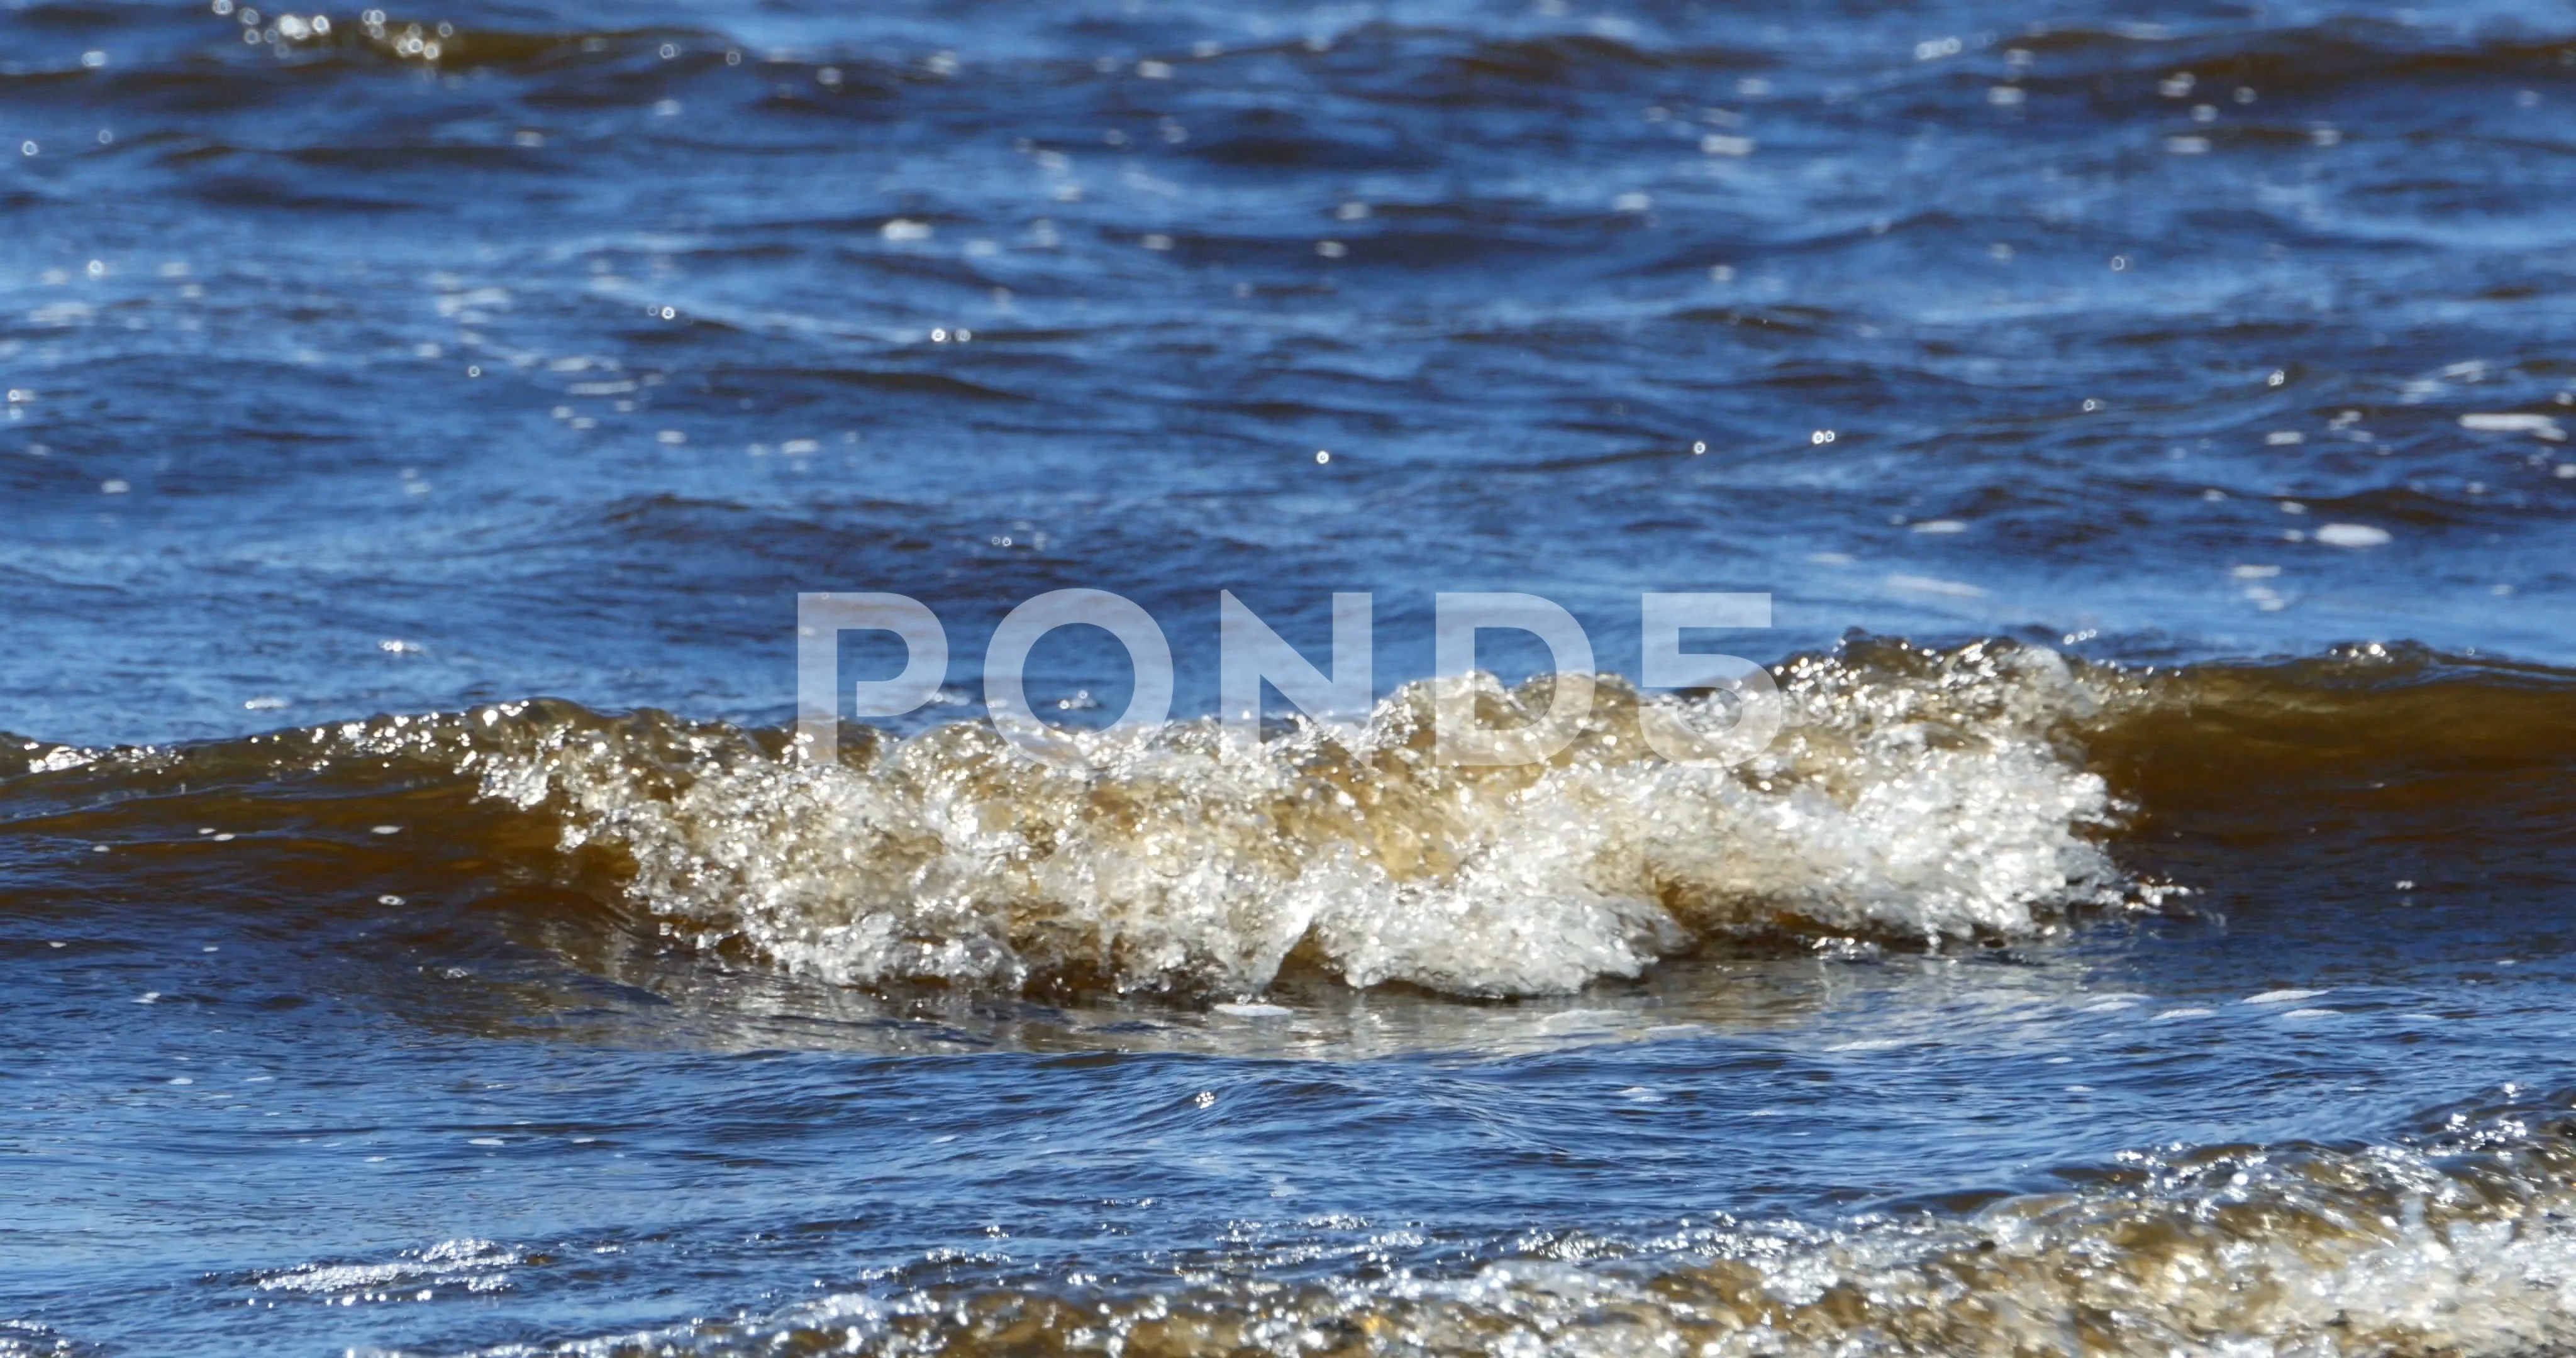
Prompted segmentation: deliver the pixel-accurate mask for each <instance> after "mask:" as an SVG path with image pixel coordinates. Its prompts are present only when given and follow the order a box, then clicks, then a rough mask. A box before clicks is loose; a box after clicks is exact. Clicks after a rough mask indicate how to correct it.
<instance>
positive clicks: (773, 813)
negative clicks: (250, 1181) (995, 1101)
mask: <svg viewBox="0 0 2576 1358" xmlns="http://www.w3.org/2000/svg"><path fill="white" fill-rule="evenodd" d="M1776 673H1777V676H1778V684H1779V688H1780V692H1781V695H1782V698H1783V700H1784V701H1785V703H1786V705H1787V711H1788V717H1789V719H1788V724H1787V726H1786V728H1785V730H1784V731H1783V733H1782V734H1781V736H1780V737H1779V738H1778V739H1777V740H1776V741H1775V742H1774V743H1773V744H1772V746H1771V747H1770V748H1769V750H1768V751H1766V752H1765V753H1764V754H1762V755H1761V756H1760V757H1758V758H1756V759H1755V760H1753V761H1751V762H1749V763H1747V764H1744V765H1742V766H1739V767H1736V768H1732V769H1712V768H1704V767H1692V766H1682V765H1675V764H1672V763H1668V762H1666V761H1664V760H1662V759H1661V758H1659V757H1657V756H1654V755H1652V754H1650V753H1649V752H1647V750H1646V749H1645V747H1644V744H1643V742H1642V740H1641V739H1640V737H1639V735H1638V731H1637V723H1636V717H1637V712H1638V710H1639V701H1640V700H1639V698H1638V696H1637V695H1636V693H1635V692H1634V691H1633V690H1632V689H1630V688H1628V687H1626V686H1625V685H1624V684H1623V683H1622V682H1620V681H1618V680H1616V679H1607V678H1605V679H1604V680H1603V681H1601V683H1600V684H1599V686H1598V688H1597V690H1596V694H1597V696H1596V700H1595V704H1594V710H1593V715H1592V717H1591V719H1590V720H1589V721H1588V722H1587V723H1586V724H1585V726H1584V727H1583V728H1582V730H1581V732H1580V733H1579V735H1578V737H1577V738H1576V739H1575V740H1574V741H1573V743H1572V744H1571V745H1569V746H1568V747H1567V748H1566V749H1565V750H1564V751H1562V752H1561V753H1560V754H1558V755H1557V756H1556V757H1555V758H1554V759H1552V760H1551V761H1549V762H1547V763H1545V764H1541V765H1532V766H1524V767H1505V768H1462V767H1454V766H1444V765H1441V764H1438V763H1436V762H1435V761H1434V760H1433V759H1432V758H1431V755H1430V731H1431V707H1432V704H1431V695H1430V691H1429V689H1428V687H1427V686H1423V685H1415V686H1412V687H1408V688H1406V689H1403V690H1401V691H1399V692H1398V693H1396V694H1395V695H1393V696H1392V697H1390V698H1389V699H1387V700H1386V701H1385V702H1384V703H1382V704H1381V705H1380V706H1379V707H1378V709H1377V710H1376V711H1375V712H1374V714H1373V715H1372V717H1371V719H1370V721H1369V723H1368V727H1367V735H1366V739H1365V740H1364V741H1363V742H1362V743H1361V745H1360V746H1359V748H1358V749H1357V750H1356V751H1351V750H1345V749H1344V748H1343V747H1341V746H1340V745H1338V744H1335V743H1334V742H1333V741H1332V740H1330V739H1328V738H1326V737H1325V736H1324V735H1323V734H1322V733H1320V732H1319V731H1317V730H1314V729H1306V728H1299V729H1295V730H1292V731H1291V732H1290V733H1289V734H1288V735H1286V736H1284V737H1281V738H1279V739H1276V740H1273V741H1272V742H1270V743H1269V744H1267V745H1266V746H1264V747H1262V748H1261V749H1260V750H1258V751H1257V752H1247V751H1245V750H1242V749H1240V748H1237V747H1231V746H1229V745H1228V744H1227V742H1226V740H1225V738H1224V737H1223V735H1222V733H1221V732H1220V730H1219V729H1218V728H1217V727H1216V726H1215V724H1214V723H1212V722H1205V721H1201V722H1184V723H1177V724H1174V725H1171V726H1168V727H1166V728H1164V729H1162V730H1161V731H1159V732H1155V733H1152V734H1149V735H1135V734H1132V733H1131V734H1115V733H1111V734H1089V735H1083V736H1079V737H1077V739H1078V740H1079V741H1081V742H1082V743H1083V744H1084V745H1085V746H1086V747H1087V749H1088V753H1089V754H1090V755H1091V756H1092V758H1093V766H1092V767H1090V768H1088V769H1083V770H1078V771H1067V770H1063V769H1058V768H1053V767H1048V766H1044V765H1040V764H1038V763H1036V762H1034V761H1032V760H1029V759H1027V758H1026V757H1024V756H1022V755H1020V754H1019V753H1017V752H1016V751H1015V750H1013V749H1012V748H1011V747H1009V746H1008V745H1006V744H1005V743H1004V742H1003V741H1002V740H1001V738H1000V737H999V736H998V735H996V734H995V733H994V731H993V730H992V728H991V727H990V726H989V725H988V724H985V723H983V722H961V723H956V724H951V725H947V726H942V727H937V728H934V729H931V730H928V731H925V732H923V733H921V734H919V735H916V736H913V737H911V738H909V739H897V738H895V737H894V736H892V735H889V734H886V733H883V732H877V731H871V730H865V729H862V728H855V727H854V728H851V729H850V731H849V733H848V734H847V735H846V736H845V738H844V739H843V741H842V752H841V757H840V760H839V762H838V763H836V764H833V765H829V766H824V765H818V764H815V763H812V762H809V761H805V760H802V759H800V758H798V757H796V756H794V755H793V754H791V753H790V752H789V750H788V747H787V739H786V736H785V734H784V733H783V732H780V731H774V730H748V729H744V728H740V727H735V726H731V725H726V724H722V723H705V722H691V721H686V720H682V719H679V718H675V717H672V716H670V715H667V714H664V713H659V712H651V711H647V712H640V713H636V714H632V715H626V716H605V715H601V714H597V713H593V712H590V711H588V710H585V709H582V708H580V707H577V706H574V705H571V704H568V703H561V702H553V701H531V702H518V703H507V704H498V705H493V706H488V707H483V708H477V709H474V710H472V711H470V712H466V713H462V714H449V715H437V716H425V717H386V718H378V719H375V720H373V721H368V722H351V723H346V724H342V725H337V726H328V727H320V728H314V729H310V730H306V731H290V732H282V733H279V734H277V735H273V736H264V737H259V738H255V739H253V740H249V741H238V742H230V743H225V744H217V745H210V746H200V747H184V748H179V749H169V750H164V749H124V750H115V751H94V750H79V749H73V748H70V747H61V746H49V745H44V744H42V743H41V742H35V741H15V742H12V743H13V744H16V745H17V746H19V750H18V753H19V754H20V755H21V756H22V757H23V758H24V759H25V760H26V768H27V769H28V773H27V774H26V775H22V776H20V777H18V778H14V779H8V780H0V811H5V812H6V814H7V816H8V819H9V820H10V821H11V822H13V823H15V824H17V825H19V826H20V827H21V828H28V829H41V828H44V827H45V826H46V825H48V824H50V825H51V826H52V828H53V829H54V830H55V831H57V832H58V833H61V834H63V835H66V836H74V837H81V838H87V839H93V840H96V841H97V842H98V843H99V844H100V845H101V846H104V847H103V848H102V851H105V848H107V847H113V845H114V842H115V841H116V840H117V839H118V838H119V837H120V836H125V837H138V836H141V837H148V836H149V834H151V833H153V830H152V827H150V826H140V827H138V826H136V825H134V824H131V823H130V822H131V819H132V818H133V817H135V816H143V815H151V816H160V817H170V816H177V817H182V818H185V819H187V820H189V821H190V822H192V823H193V822H195V821H197V820H200V819H211V818H213V817H214V816H215V815H216V812H215V810H214V809H212V808H214V807H215V806H216V805H217V803H218V802H220V801H225V800H227V799H229V800H241V799H247V801H248V802H249V803H251V804H252V807H253V811H254V812H256V813H257V814H258V815H265V816H268V817H269V818H270V819H271V820H276V819H278V818H279V815H280V814H281V809H283V810H284V811H291V814H292V816H293V817H294V819H295V821H296V823H297V824H299V825H302V826H305V827H307V829H306V831H305V832H304V833H306V834H308V835H321V836H323V837H326V838H328V837H333V836H340V837H345V838H348V839H350V840H353V841H355V842H357V843H370V842H383V841H369V840H367V839H366V837H365V836H366V832H367V831H368V830H369V828H370V823H371V822H374V821H380V820H385V819H389V818H390V819H400V820H402V821H403V822H404V823H405V824H407V825H409V826H410V827H411V830H410V833H411V834H413V835H414V836H415V838H414V839H413V840H410V841H407V843H410V844H412V845H414V846H416V847H414V848H413V849H411V850H409V852H413V853H415V854H417V853H420V852H422V851H423V850H425V849H427V848H428V847H429V845H430V844H431V843H433V842H434V841H435V840H436V839H437V838H438V837H442V836H443V837H444V838H445V839H447V840H449V841H453V845H452V851H451V852H450V853H449V854H448V855H447V857H448V858H449V859H450V860H455V861H470V862H473V863H478V864H481V863H489V862H496V861H497V862H501V863H504V864H508V865H510V866H511V867H512V869H513V870H514V871H515V872H517V873H518V875H519V878H520V879H522V880H525V879H529V878H532V877H534V876H538V875H543V876H545V877H547V878H549V879H551V880H554V881H557V882H560V883H571V884H574V885H576V886H577V887H579V889H581V890H582V891H585V892H587V893H589V894H590V896H591V897H593V898H595V899H598V900H602V901H605V902H606V903H608V904H609V905H610V906H611V907H612V908H613V911H614V912H615V913H618V914H622V915H623V916H625V917H626V918H628V919H630V920H633V921H635V922H637V923H638V924H640V925H641V926H642V927H644V928H645V929H647V930H649V931H650V932H653V933H656V934H659V935H661V936H663V937H664V938H666V939H670V940H675V941H677V942H679V943H681V944H684V945H686V946H690V947H694V948H698V949H703V950H710V951H716V952H721V953H724V954H727V955H732V956H743V957H748V958H751V959H755V960H757V961H759V962H762V963H765V964H767V965H772V966H775V967H779V968H783V969H785V970H787V971H791V972H794V973H797V974H800V975H805V976H811V977H814V978H818V979H821V980H826V981H830V982H835V983H840V984H845V985H851V986H860V987H886V986H897V985H912V984H920V983H928V984H934V985H944V986H950V987H955V988H958V989H962V990H968V991H975V992H1030V991H1036V990H1044V991H1049V992H1052V993H1097V992H1101V991H1115V992H1170V993H1178V994H1186V995H1197V996H1213V997H1220V998H1221V997H1224V996H1228V995H1233V996H1250V995H1254V994H1258V993H1260V992H1262V991H1263V990H1264V989H1266V988H1268V987H1270V986H1271V985H1272V984H1273V983H1274V982H1276V981H1278V980H1280V979H1282V978H1283V977H1285V976H1290V975H1300V976H1319V977H1322V978H1326V979H1329V980H1332V981H1337V982H1341V983H1347V984H1348V985H1351V986H1359V987H1366V986H1375V985H1381V984H1387V983H1403V984H1409V985H1412V986H1417V987H1422V988H1425V989H1428V990H1432V991H1437V992H1442V993H1447V994H1454V995H1464V996H1516V995H1535V994H1550V993H1563V992H1567V991H1572V990H1575V989H1577V988H1579V987H1581V986H1583V985H1584V984H1585V983H1587V982H1589V981H1592V980H1594V979H1596V978H1601V977H1611V976H1634V975H1636V974H1638V973H1639V972H1640V971H1641V970H1643V969H1644V968H1646V967H1648V966H1649V965H1651V964H1652V963H1653V962H1655V961H1656V960H1657V959H1658V958H1663V957H1669V956H1674V955H1677V954H1680V953H1684V952H1687V951H1690V950H1692V949H1695V948H1699V947H1702V946H1704V945H1706V944H1707V943H1709V942H1711V941H1712V940H1721V939H1740V940H1749V941H1753V942H1757V943H1768V944H1772V945H1777V944H1782V943H1785V944H1788V945H1790V946H1801V947H1848V946H1852V945H1854V944H1866V943H1880V944H1888V945H1895V946H1915V947H1933V948H1940V947H1946V946H1951V945H1953V944H1956V943H1961V942H1969V941H1994V940H2010V939H2016V938H2028V937H2032V936H2035V935H2041V934H2045V933H2047V932H2050V931H2052V930H2055V929H2058V928H2061V927H2062V926H2063V925H2064V924H2065V922H2066V921H2067V920H2068V918H2069V917H2070V914H2072V913H2076V912H2081V911H2085V910H2091V909H2146V908H2154V907H2156V906H2158V905H2159V904H2161V903H2162V902H2163V901H2164V900H2165V899H2166V898H2167V897H2168V896H2171V895H2173V894H2174V893H2175V892H2177V891H2178V890H2180V888H2176V887H2171V886H2166V885H2160V884H2156V883H2152V882H2144V881H2140V880H2138V879H2137V878H2136V877H2135V876H2134V875H2133V874H2131V873H2128V872H2125V871H2124V870H2123V868H2122V866H2121V865H2120V864H2119V862H2118V861H2116V859H2115V857H2114V855H2113V849H2114V847H2115V846H2116V844H2117V842H2118V837H2119V835H2120V834H2121V833H2122V832H2123V827H2124V826H2126V825H2130V824H2134V823H2139V822H2141V821H2152V820H2153V819H2154V818H2155V817H2156V816H2158V815H2160V814H2165V813H2170V812H2174V811H2176V810H2178V809H2188V808H2190V807H2191V806H2193V805H2195V804H2196V803H2205V802H2208V801H2210V800H2211V799H2214V798H2215V799H2221V800H2225V799H2238V800H2241V799H2243V798H2245V797H2247V796H2248V795H2253V794H2249V791H2248V790H2249V789H2255V788H2259V787H2261V786H2262V785H2264V784H2266V783H2267V782H2269V783H2274V784H2281V785H2283V786H2287V785H2288V783H2291V782H2297V781H2300V780H2308V781H2314V780H2317V779H2343V780H2347V781H2350V780H2378V781H2384V780H2385V779H2386V778H2387V777H2389V776H2391V770H2396V769H2402V768H2415V769H2419V770H2420V769H2431V770H2434V771H2435V772H2436V773H2438V772H2439V771H2440V770H2441V769H2444V768H2450V767H2452V766H2461V767H2468V766H2475V767H2476V768H2478V769H2479V770H2480V771H2481V775H2480V776H2481V777H2484V778H2489V779H2494V778H2503V779H2509V780H2510V779H2517V778H2519V779H2522V780H2524V781H2526V782H2529V781H2531V780H2532V779H2534V778H2536V779H2538V781H2537V782H2535V783H2533V786H2534V787H2536V788H2539V789H2541V790H2542V795H2543V796H2544V799H2546V796H2547V795H2548V794H2547V793H2546V788H2547V787H2549V786H2553V785H2561V784H2558V783H2555V782H2554V781H2553V780H2557V779H2558V778H2559V776H2560V774H2561V773H2562V772H2563V766H2564V765H2566V764H2568V763H2570V762H2576V752H2571V751H2570V750H2568V749H2566V748H2563V747H2564V746H2565V745H2566V744H2567V742H2566V740H2565V739H2564V738H2563V736H2561V737H2552V736H2551V735H2550V734H2549V733H2550V732H2552V731H2563V730H2565V729H2568V728H2567V726H2566V718H2567V717H2568V716H2569V714H2570V710H2571V702H2570V696H2571V695H2570V686H2569V683H2568V680H2567V677H2566V676H2564V675H2560V674H2557V673H2556V672H2553V671H2544V670H2537V669H2529V668H2523V669H2517V668H2514V667H2510V666H2500V665H2494V664H2487V663H2478V662H2463V661H2455V660H2446V659H2444V658H2441V657H2436V656H2433V655H2431V654H2430V653H2425V652H2417V651H2408V650H2396V651H2391V650H2388V649H2384V648H2378V647H2370V648H2360V649H2356V650H2353V651H2349V652H2345V653H2339V654H2337V655H2333V656H2328V657H2324V658H2321V659H2316V660H2308V661H2299V662H2292V663H2289V664H2273V665H2252V664H2247V665H2235V666H2195V667H2183V668H2177V669H2163V670H2155V669H2144V670H2141V669H2124V668H2117V667H2110V666H2100V665H2085V664H2077V663H2073V662H2070V661H2068V660H2066V659H2065V658H2063V657H2061V656H2060V655H2058V654H2057V653H2055V652H2053V651H2050V650H2047V649H2045V648H2040V647H2034V646H2026V645H2022V644H2019V643H2014V642H2009V641H1995V642H1981V643H1976V644H1972V645H1967V646H1963V647H1959V648H1956V649H1952V650H1945V651H1936V650H1929V649H1925V648H1920V647H1915V646H1911V645H1908V644H1905V643H1902V642H1888V641H1857V642H1854V643H1852V644H1849V645H1847V646H1846V647H1844V648H1843V649H1842V650H1840V651H1838V652H1836V653H1834V654H1830V655H1821V656H1808V657H1800V658H1795V659H1792V660H1790V661H1787V662H1784V663H1783V664H1782V665H1780V666H1778V667H1777V668H1776ZM1479 682H1480V683H1481V684H1482V685H1483V687H1482V690H1481V692H1480V696H1479V701H1480V703H1481V704H1482V705H1483V708H1484V713H1483V716H1484V720H1485V721H1486V722H1487V723H1488V724H1490V725H1511V724H1514V723H1515V722H1518V721H1525V720H1529V719H1531V718H1532V717H1533V715H1534V714H1536V713H1538V712H1543V711H1544V710H1545V708H1546V706H1547V702H1546V691H1545V690H1546V681H1545V680H1538V681H1533V682H1532V684H1530V685H1527V686H1524V687H1523V688H1521V689H1520V690H1517V691H1507V690H1505V689H1503V688H1501V687H1499V686H1497V685H1495V684H1493V683H1492V681H1491V680H1490V679H1481V680H1480V681H1479ZM1652 701H1659V702H1660V701H1667V700H1664V699H1655V700H1652ZM1713 701H1714V700H1703V701H1701V702H1700V703H1698V706H1699V707H1700V708H1702V709H1703V710H1702V712H1701V713H1700V714H1699V715H1700V717H1701V718H1702V719H1703V720H1713V718H1712V717H1711V715H1710V714H1709V713H1708V712H1707V711H1706V709H1707V708H1708V707H1709V704H1710V702H1713ZM317 785H318V786H317ZM326 790H327V792H328V795H323V793H324V791H326ZM2561 800H2563V796H2562V797H2561ZM119 806H122V807H124V808H125V810H123V811H118V810H116V808H117V807H119ZM260 807H268V808H270V809H269V810H266V811H262V810H259V808H260ZM136 808H142V809H140V810H138V809H136ZM154 808H157V809H154ZM119 815H123V816H125V817H126V819H125V820H119V819H117V817H118V816H119ZM239 818H240V817H236V819H239ZM173 833H182V832H173ZM227 838H230V836H227ZM245 847H247V846H245ZM100 861H101V862H102V863H108V862H112V861H113V860H100Z"/></svg>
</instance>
